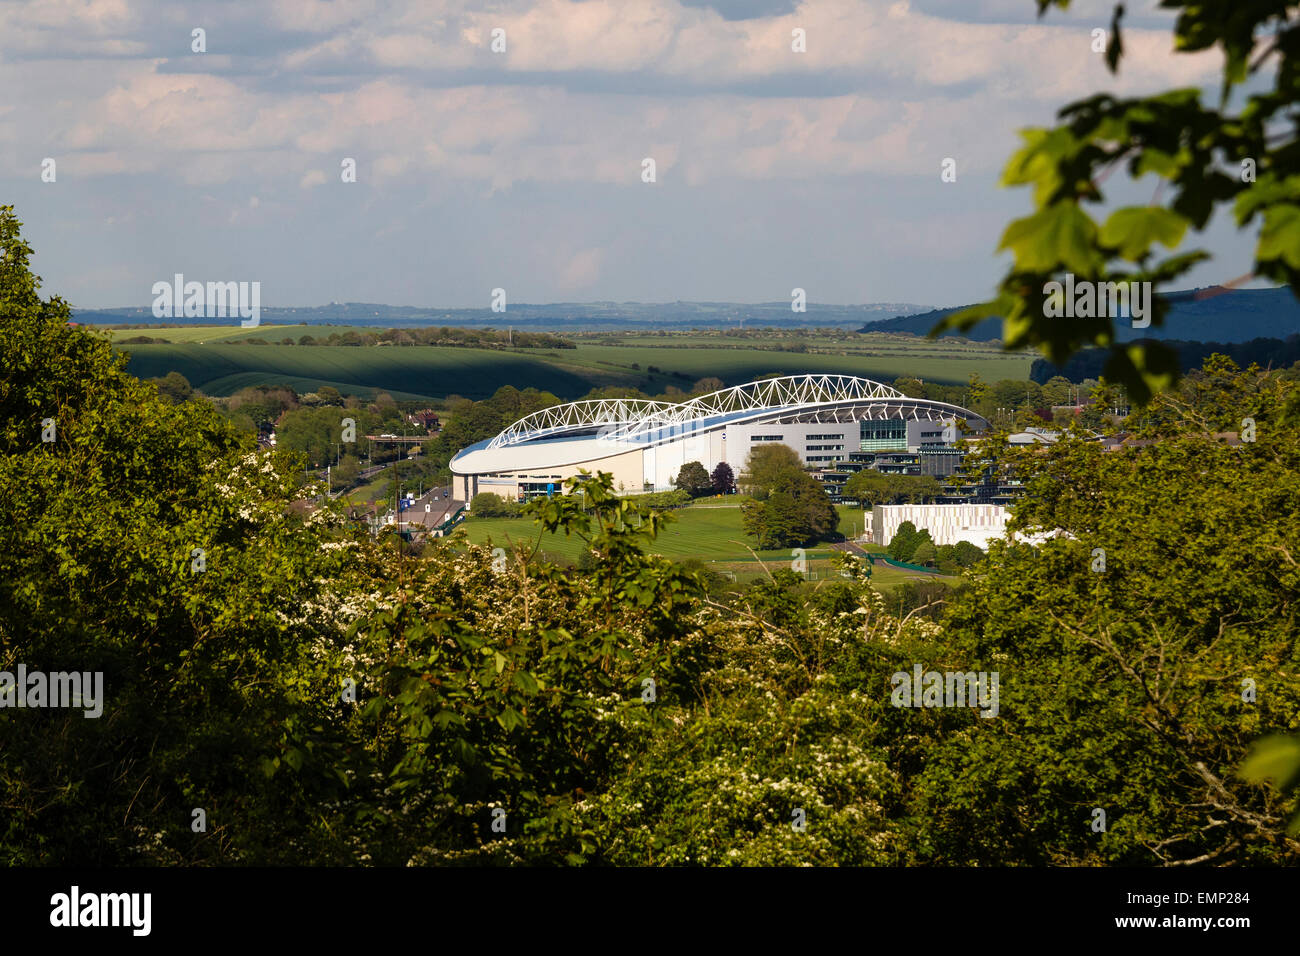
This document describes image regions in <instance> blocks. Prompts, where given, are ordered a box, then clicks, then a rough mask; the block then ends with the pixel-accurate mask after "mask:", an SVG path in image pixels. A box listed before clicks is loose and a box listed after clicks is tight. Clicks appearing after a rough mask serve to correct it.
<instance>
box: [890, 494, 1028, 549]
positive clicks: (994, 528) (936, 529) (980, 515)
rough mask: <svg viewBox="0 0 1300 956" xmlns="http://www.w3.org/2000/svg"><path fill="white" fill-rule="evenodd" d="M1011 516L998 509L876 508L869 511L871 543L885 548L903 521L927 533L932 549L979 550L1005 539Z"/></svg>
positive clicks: (959, 507)
mask: <svg viewBox="0 0 1300 956" xmlns="http://www.w3.org/2000/svg"><path fill="white" fill-rule="evenodd" d="M1010 518H1011V512H1010V511H1008V510H1007V509H1006V508H1004V507H1002V505H967V504H961V505H876V506H875V507H874V508H872V509H871V534H872V538H871V540H872V541H873V542H875V543H876V544H880V545H884V546H888V545H889V542H890V541H892V540H893V539H894V535H896V534H897V533H898V528H899V526H900V525H901V524H902V523H903V522H904V521H910V522H912V524H913V525H915V526H916V530H917V531H921V530H926V531H929V532H930V538H931V540H933V541H934V543H935V545H936V546H938V545H943V544H956V543H957V542H958V541H969V542H970V543H971V544H973V545H975V546H976V547H978V548H981V549H983V550H986V551H987V550H988V546H989V542H990V541H992V540H994V539H995V538H1002V537H1004V536H1005V535H1006V531H1007V521H1008V520H1009V519H1010Z"/></svg>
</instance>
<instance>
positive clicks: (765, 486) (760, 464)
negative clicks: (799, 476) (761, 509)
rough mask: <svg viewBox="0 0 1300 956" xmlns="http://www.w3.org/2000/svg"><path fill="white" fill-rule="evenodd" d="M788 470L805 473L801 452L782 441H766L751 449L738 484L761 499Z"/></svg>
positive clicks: (746, 491) (747, 492) (749, 493)
mask: <svg viewBox="0 0 1300 956" xmlns="http://www.w3.org/2000/svg"><path fill="white" fill-rule="evenodd" d="M788 471H797V472H800V473H803V460H802V459H800V457H799V453H798V452H797V451H795V450H794V449H793V448H791V447H790V446H789V445H783V444H781V443H780V442H765V443H763V444H761V445H755V446H754V448H753V449H751V450H750V452H749V456H748V457H747V458H746V459H745V470H744V471H743V472H742V473H741V475H740V478H739V479H738V481H737V484H739V485H740V487H741V489H742V490H743V491H744V492H745V493H746V494H748V495H753V496H754V497H755V498H758V499H760V500H761V499H762V498H764V497H766V496H767V495H768V494H770V493H771V491H772V489H773V488H774V487H775V485H776V482H777V479H778V477H779V476H780V475H781V474H782V473H784V472H788Z"/></svg>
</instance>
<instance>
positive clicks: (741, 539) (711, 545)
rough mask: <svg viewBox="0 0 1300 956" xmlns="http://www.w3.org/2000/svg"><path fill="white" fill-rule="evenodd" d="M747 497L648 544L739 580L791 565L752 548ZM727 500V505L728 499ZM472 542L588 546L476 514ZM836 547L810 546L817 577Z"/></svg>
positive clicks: (844, 516)
mask: <svg viewBox="0 0 1300 956" xmlns="http://www.w3.org/2000/svg"><path fill="white" fill-rule="evenodd" d="M745 500H748V499H746V498H744V497H743V496H740V495H734V496H730V497H728V498H726V499H723V501H719V500H718V499H714V498H706V499H703V500H701V501H700V502H698V503H696V504H693V505H691V506H689V507H687V508H681V509H679V510H677V511H674V512H672V514H673V517H674V518H675V519H676V520H674V521H672V522H671V523H669V525H668V526H667V528H666V529H665V530H664V531H663V533H662V534H660V536H659V537H658V538H657V539H655V540H654V541H651V542H649V543H648V544H647V550H648V551H649V552H651V553H652V554H660V555H663V556H664V557H666V558H672V559H674V560H677V561H685V560H689V559H691V558H695V559H698V560H700V561H703V562H704V563H705V564H707V565H708V566H709V567H710V568H712V569H713V570H716V571H720V572H721V571H725V572H730V573H731V574H734V575H736V577H737V578H738V579H739V580H748V579H753V578H755V577H762V576H764V575H765V573H766V572H764V570H763V568H762V566H761V565H760V564H759V560H761V561H762V562H763V563H764V564H766V565H767V566H768V568H769V570H773V571H774V570H777V569H778V568H788V567H790V562H791V560H792V559H793V554H792V553H791V549H789V548H784V549H781V550H777V551H758V552H756V554H757V559H756V557H755V552H752V551H750V550H749V548H747V547H746V545H747V544H748V545H750V546H751V547H752V545H753V539H752V538H750V537H748V536H747V535H745V533H744V532H743V531H742V530H741V523H740V505H741V504H742V503H743V502H744V501H745ZM724 502H725V503H724ZM836 510H837V511H839V513H840V530H841V531H842V532H845V533H851V532H852V530H853V528H852V527H851V522H853V521H856V527H857V529H858V530H861V527H862V512H861V510H860V509H859V508H856V507H853V506H849V505H837V506H836ZM462 527H464V529H465V532H466V534H467V535H468V537H469V540H470V541H471V542H472V543H474V544H487V543H488V542H491V543H492V544H493V545H494V546H500V547H509V546H510V545H512V544H527V545H528V546H530V547H531V546H532V545H533V543H534V542H537V541H538V537H539V535H540V536H541V542H540V548H541V550H542V551H543V552H546V553H548V554H551V555H555V556H556V557H559V558H563V559H565V560H569V561H576V560H577V559H578V557H579V555H581V554H582V552H583V550H584V549H585V547H586V545H585V543H584V542H583V541H582V539H581V538H578V537H573V536H569V537H566V536H565V535H563V534H541V529H539V528H538V527H537V525H535V524H534V523H533V521H532V520H531V519H529V518H475V517H473V516H471V517H468V518H466V519H465V522H464V525H463V526H462ZM831 550H832V549H831V548H830V547H828V546H826V545H825V544H823V545H819V546H814V547H812V548H808V549H806V553H805V555H804V557H805V560H807V562H808V570H809V571H810V572H815V573H816V574H817V577H818V579H825V578H827V577H832V576H833V575H834V573H835V572H834V569H833V568H832V566H831V562H830V555H831ZM917 579H939V580H947V581H951V580H953V579H952V578H947V577H945V576H943V575H931V574H924V573H920V572H912V571H905V570H903V569H901V568H891V567H889V566H887V565H885V564H877V565H876V566H875V570H874V571H873V572H872V580H873V582H875V583H876V584H877V586H882V587H890V586H893V585H897V584H900V583H902V582H903V581H906V580H917Z"/></svg>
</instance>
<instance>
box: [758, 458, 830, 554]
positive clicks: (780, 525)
mask: <svg viewBox="0 0 1300 956" xmlns="http://www.w3.org/2000/svg"><path fill="white" fill-rule="evenodd" d="M839 520H840V516H839V512H838V511H836V510H835V506H834V505H833V504H832V503H831V500H830V498H829V497H827V495H826V490H825V488H824V487H823V486H822V483H821V482H820V481H818V480H817V479H816V478H814V477H812V475H809V474H808V473H807V472H804V471H790V470H787V471H785V472H783V473H781V474H779V475H777V477H776V478H775V479H774V483H773V486H772V488H771V493H770V494H769V495H768V497H767V498H766V499H765V500H763V501H749V502H746V503H745V504H744V505H742V506H741V523H742V526H743V527H744V529H745V533H746V534H749V535H753V536H754V537H756V538H757V539H758V542H759V547H760V548H761V549H764V550H771V549H774V548H786V547H792V546H795V545H806V544H814V543H816V542H817V541H822V540H825V539H827V538H828V537H830V536H831V534H833V533H834V531H835V529H836V527H837V526H838V525H839Z"/></svg>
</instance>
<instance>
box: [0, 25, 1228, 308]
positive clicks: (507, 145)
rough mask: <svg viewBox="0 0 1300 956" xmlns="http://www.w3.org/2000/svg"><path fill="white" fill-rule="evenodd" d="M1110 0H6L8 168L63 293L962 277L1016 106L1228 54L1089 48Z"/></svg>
mask: <svg viewBox="0 0 1300 956" xmlns="http://www.w3.org/2000/svg"><path fill="white" fill-rule="evenodd" d="M1111 6H1112V4H1110V3H1108V2H1084V3H1075V4H1073V5H1072V8H1071V10H1070V11H1067V12H1062V11H1053V12H1051V13H1049V14H1048V15H1047V16H1046V17H1045V18H1043V19H1041V20H1040V19H1039V18H1038V17H1037V16H1036V14H1035V10H1036V5H1035V4H1034V2H1033V0H992V2H987V3H980V2H976V0H925V2H922V0H912V2H910V3H909V2H907V0H898V2H873V0H806V2H795V0H713V2H705V0H584V2H572V0H500V2H495V3H454V2H444V0H415V2H402V0H346V2H344V0H332V2H331V0H257V2H242V0H231V2H209V3H184V2H163V0H139V2H128V0H33V2H27V0H9V2H6V3H4V4H0V86H3V88H4V90H5V95H4V96H3V97H0V197H3V198H0V201H3V202H6V203H13V204H14V205H16V206H17V208H18V214H19V217H20V218H21V219H22V220H23V221H24V222H25V223H26V233H27V236H28V238H29V241H30V242H31V243H32V244H33V245H34V246H35V247H36V250H37V255H36V258H35V266H36V269H37V271H38V272H39V273H40V274H41V275H42V276H43V278H44V280H45V291H46V292H47V293H57V294H60V295H62V296H64V297H65V298H67V299H68V300H69V301H71V302H72V303H73V304H75V305H78V306H81V307H85V308H98V307H109V306H119V305H144V304H148V302H149V301H151V299H152V296H151V295H150V291H149V290H150V288H151V286H152V285H153V283H154V282H156V281H159V280H167V281H170V279H171V277H172V276H173V274H174V273H177V272H182V273H184V274H185V275H186V277H187V278H192V279H197V280H199V281H208V280H219V281H227V280H234V281H259V282H261V283H262V303H263V305H264V306H288V305H319V304H323V303H326V302H330V301H335V300H338V301H366V302H385V303H388V304H392V305H417V306H446V307H485V306H487V305H488V303H489V299H490V296H491V290H492V289H494V288H497V287H501V288H504V289H506V290H507V298H508V300H509V301H512V302H554V301H589V300H620V301H621V300H638V301H644V302H657V301H672V300H676V299H683V300H726V301H738V302H757V301H773V300H777V299H782V298H788V297H789V295H790V290H791V289H792V288H794V287H796V286H798V287H801V288H804V289H806V290H807V294H808V298H809V301H811V302H819V301H820V302H835V303H866V302H913V303H919V304H927V305H936V306H947V305H957V304H962V303H967V302H971V301H975V300H978V299H981V298H984V297H986V296H987V295H988V294H989V293H990V292H991V291H992V289H993V287H994V286H995V284H996V281H997V279H998V278H999V276H1000V273H1001V269H1002V267H1003V264H1004V262H1003V260H1001V259H1000V258H998V257H997V256H996V255H995V254H994V250H995V248H996V246H997V242H998V239H999V236H1000V234H1001V231H1002V228H1003V227H1004V226H1005V225H1006V223H1007V222H1008V221H1009V220H1010V219H1011V218H1013V217H1014V216H1016V215H1018V214H1021V213H1023V212H1024V211H1025V210H1026V209H1027V208H1028V197H1027V195H1026V194H1025V192H1024V191H1012V190H1006V189H999V188H997V186H996V182H997V177H998V173H999V172H1000V170H1001V167H1002V165H1003V163H1004V162H1005V160H1006V158H1007V157H1008V156H1009V155H1010V153H1011V151H1012V150H1013V149H1014V147H1015V143H1016V135H1015V131H1016V130H1017V129H1019V128H1021V127H1025V126H1031V125H1047V124H1049V123H1050V122H1051V121H1052V117H1053V115H1054V114H1055V112H1056V110H1057V109H1059V108H1060V107H1061V106H1062V105H1064V104H1065V103H1068V102H1069V101H1071V100H1072V99H1076V98H1079V97H1082V96H1085V95H1088V94H1090V93H1092V92H1094V91H1096V90H1099V89H1107V90H1112V91H1115V92H1119V93H1121V94H1128V95H1133V94H1139V93H1146V92H1153V91H1156V90H1161V89H1166V88H1170V87H1175V86H1192V85H1199V86H1206V87H1212V86H1213V84H1214V80H1215V77H1216V75H1217V72H1218V67H1219V64H1220V59H1219V57H1218V55H1217V54H1216V53H1203V54H1196V55H1186V54H1174V53H1173V52H1172V50H1171V48H1172V41H1171V33H1170V26H1171V24H1172V19H1171V18H1170V17H1169V16H1168V15H1166V14H1162V13H1160V12H1158V11H1156V10H1155V9H1154V7H1155V5H1154V3H1149V4H1140V3H1139V4H1132V3H1130V4H1128V7H1129V11H1130V13H1129V16H1128V17H1127V18H1126V21H1125V22H1126V23H1127V24H1129V26H1130V29H1128V31H1127V32H1126V37H1125V43H1126V49H1127V51H1128V56H1127V58H1126V59H1125V60H1124V63H1123V67H1122V70H1121V74H1120V76H1119V77H1118V78H1115V77H1111V76H1110V75H1109V74H1108V73H1107V72H1106V70H1105V68H1104V66H1103V63H1102V57H1101V56H1100V55H1099V54H1097V53H1094V52H1093V51H1092V49H1091V35H1090V34H1091V30H1092V29H1094V28H1096V27H1105V26H1107V25H1108V24H1109V20H1110V11H1111ZM196 28H202V29H203V30H205V31H206V46H207V52H205V53H196V52H193V51H192V50H191V45H192V31H193V30H194V29H196ZM498 28H499V29H503V30H504V31H505V40H506V51H505V52H504V53H495V52H493V51H492V50H491V48H490V44H491V40H492V31H493V30H494V29H498ZM795 29H802V30H804V31H805V33H806V38H807V39H806V44H807V52H805V53H796V52H794V51H792V49H791V40H792V31H793V30H795ZM647 157H650V158H653V159H654V160H655V164H656V174H657V181H656V182H655V183H653V184H647V183H644V182H642V161H643V159H645V158H647ZM949 157H951V158H954V159H955V160H956V161H957V181H956V182H955V183H944V182H942V181H941V179H940V166H941V163H942V161H943V160H944V159H945V158H949ZM46 158H52V159H54V160H55V163H56V175H57V178H56V181H55V182H52V183H50V182H42V180H41V171H42V162H43V160H45V159H46ZM345 158H352V159H355V161H356V166H357V182H355V183H345V182H343V181H342V179H341V164H342V162H343V160H344V159H345ZM1118 181H1119V177H1114V178H1112V180H1111V181H1110V183H1108V188H1112V187H1115V186H1116V185H1117V183H1118ZM1150 190H1151V186H1150V185H1146V186H1142V187H1138V188H1135V189H1132V190H1128V191H1126V190H1125V189H1124V188H1123V187H1122V185H1120V187H1119V191H1118V192H1117V193H1116V198H1118V199H1120V200H1123V201H1138V202H1146V201H1147V200H1148V199H1149V198H1150ZM1199 244H1200V245H1201V246H1203V247H1205V248H1208V249H1209V250H1210V251H1211V252H1213V253H1214V254H1215V257H1216V258H1215V261H1214V262H1213V263H1211V264H1209V265H1208V266H1204V267H1202V268H1201V270H1200V271H1198V272H1197V273H1196V274H1194V275H1193V277H1192V281H1191V282H1189V283H1188V284H1198V285H1208V284H1211V283H1213V282H1216V281H1220V280H1224V279H1228V278H1232V277H1235V276H1239V275H1241V274H1243V273H1245V272H1248V271H1249V270H1250V263H1251V247H1252V241H1251V237H1249V236H1246V235H1239V234H1238V233H1237V232H1236V230H1235V227H1234V226H1233V225H1232V224H1231V223H1230V222H1223V221H1220V222H1216V223H1214V224H1213V226H1212V228H1211V230H1210V231H1209V233H1208V234H1207V235H1206V236H1205V237H1204V238H1203V239H1202V240H1201V241H1200V243H1199Z"/></svg>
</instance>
